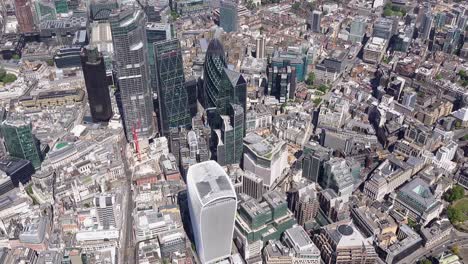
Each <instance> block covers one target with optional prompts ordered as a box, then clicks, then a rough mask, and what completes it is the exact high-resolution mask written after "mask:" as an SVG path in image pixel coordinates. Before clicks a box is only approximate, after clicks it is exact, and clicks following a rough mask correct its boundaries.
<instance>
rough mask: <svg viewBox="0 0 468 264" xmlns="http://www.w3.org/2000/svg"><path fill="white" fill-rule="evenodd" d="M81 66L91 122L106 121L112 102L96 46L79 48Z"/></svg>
mask: <svg viewBox="0 0 468 264" xmlns="http://www.w3.org/2000/svg"><path fill="white" fill-rule="evenodd" d="M81 67H82V69H83V75H84V79H85V83H86V91H87V92H88V102H89V109H90V110H91V117H92V118H93V122H107V121H109V119H111V117H112V104H111V99H110V95H109V86H108V83H107V75H106V66H105V65H104V58H103V56H102V54H101V53H100V52H99V51H98V49H97V47H92V46H87V47H85V48H83V49H82V50H81Z"/></svg>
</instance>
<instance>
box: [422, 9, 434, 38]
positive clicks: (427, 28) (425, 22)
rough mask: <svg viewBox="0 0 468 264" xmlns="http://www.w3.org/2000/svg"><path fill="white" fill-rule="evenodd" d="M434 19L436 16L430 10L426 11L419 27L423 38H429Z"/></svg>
mask: <svg viewBox="0 0 468 264" xmlns="http://www.w3.org/2000/svg"><path fill="white" fill-rule="evenodd" d="M433 20H434V18H433V16H432V14H431V13H430V12H426V13H424V14H423V18H422V21H421V26H420V27H419V34H421V39H424V40H427V39H429V37H430V34H431V29H432V23H433Z"/></svg>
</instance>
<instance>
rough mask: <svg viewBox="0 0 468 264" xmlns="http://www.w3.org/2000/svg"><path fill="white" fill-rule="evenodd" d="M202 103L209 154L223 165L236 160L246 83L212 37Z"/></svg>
mask: <svg viewBox="0 0 468 264" xmlns="http://www.w3.org/2000/svg"><path fill="white" fill-rule="evenodd" d="M203 80H204V82H203V85H204V87H203V90H204V100H203V101H204V104H205V108H206V109H207V113H208V123H209V124H210V127H211V128H212V129H213V131H212V143H211V145H212V146H215V147H212V148H211V149H212V152H213V153H212V157H215V158H216V160H217V161H218V162H220V164H222V165H227V164H235V163H239V162H240V160H241V157H242V147H241V145H242V144H241V143H242V137H243V135H244V131H245V111H246V109H245V108H246V98H247V83H246V81H245V79H244V77H242V75H241V74H240V73H238V72H235V71H232V70H229V69H228V68H227V63H226V57H225V54H224V49H223V45H222V44H221V42H220V41H219V40H218V39H213V40H212V41H211V42H210V44H209V45H208V50H207V52H206V58H205V64H204V78H203Z"/></svg>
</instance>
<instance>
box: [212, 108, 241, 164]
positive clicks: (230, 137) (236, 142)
mask: <svg viewBox="0 0 468 264" xmlns="http://www.w3.org/2000/svg"><path fill="white" fill-rule="evenodd" d="M228 111H229V112H228V113H227V115H221V116H220V118H221V120H222V121H221V128H220V129H215V130H214V133H213V139H212V141H213V145H215V146H216V148H217V150H216V152H215V154H216V156H215V157H216V161H217V162H218V163H219V164H220V165H221V166H224V165H228V164H239V163H240V161H241V158H242V151H243V144H242V139H243V138H244V130H245V129H244V124H245V121H244V116H245V115H244V109H243V108H242V107H241V106H240V105H237V104H229V107H228Z"/></svg>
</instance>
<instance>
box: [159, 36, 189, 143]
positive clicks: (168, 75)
mask: <svg viewBox="0 0 468 264" xmlns="http://www.w3.org/2000/svg"><path fill="white" fill-rule="evenodd" d="M154 53H155V62H156V65H155V68H156V74H155V75H156V80H157V88H158V100H159V113H160V114H159V116H160V119H161V121H160V124H161V131H162V134H164V135H167V134H169V131H170V129H171V128H175V127H188V126H190V124H191V118H190V113H189V108H188V95H187V90H186V89H185V76H184V67H183V62H182V52H181V48H180V42H179V40H178V39H172V40H166V41H159V42H156V43H155V44H154Z"/></svg>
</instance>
